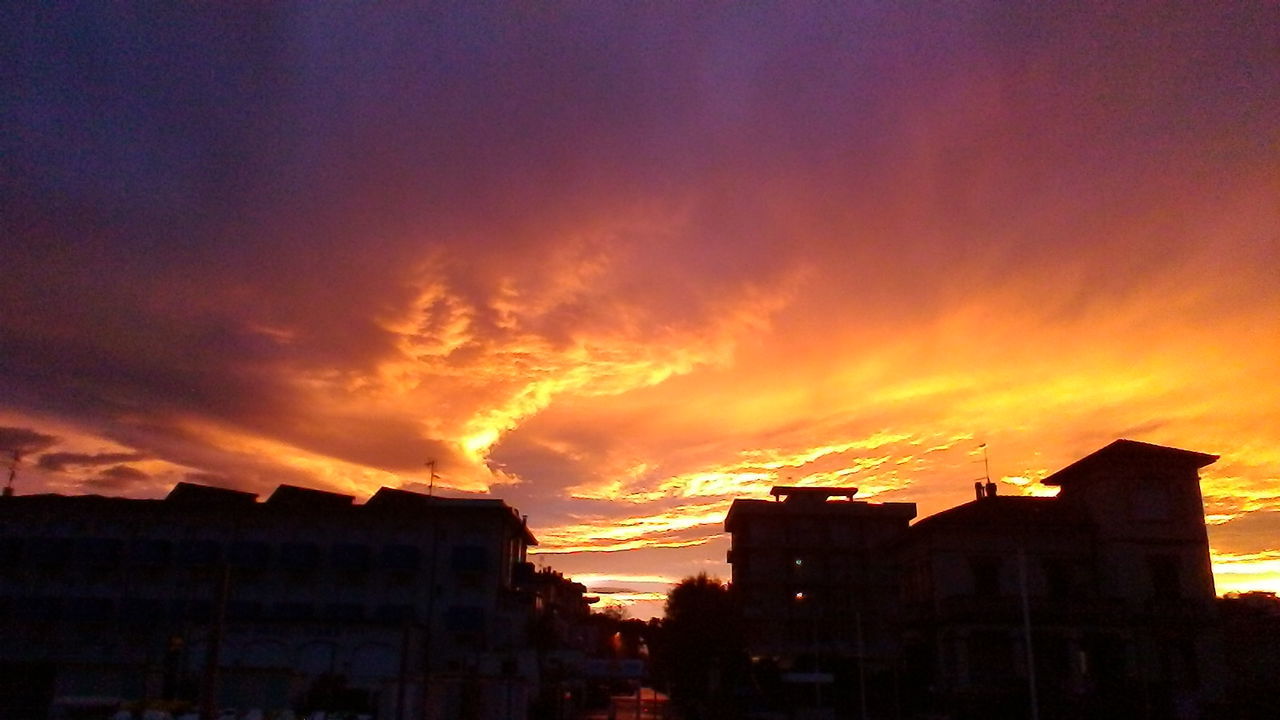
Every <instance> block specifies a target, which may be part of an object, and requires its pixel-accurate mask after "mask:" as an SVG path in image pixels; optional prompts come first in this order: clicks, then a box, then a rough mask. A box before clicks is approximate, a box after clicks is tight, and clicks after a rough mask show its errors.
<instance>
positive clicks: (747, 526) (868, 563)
mask: <svg viewBox="0 0 1280 720" xmlns="http://www.w3.org/2000/svg"><path fill="white" fill-rule="evenodd" d="M1214 460H1216V457H1215V456H1213V455H1206V454H1204V453H1198V452H1191V451H1187V450H1180V449H1176V448H1169V447H1163V446H1158V445H1151V444H1147V443H1141V442H1135V441H1131V440H1118V441H1116V442H1114V443H1112V444H1110V445H1108V446H1107V447H1105V448H1103V449H1101V450H1099V451H1097V452H1094V453H1092V454H1090V455H1088V456H1086V457H1084V458H1082V459H1080V460H1078V461H1076V462H1074V463H1072V464H1071V465H1069V466H1067V467H1066V468H1063V469H1062V470H1059V471H1057V472H1055V473H1053V474H1052V475H1049V476H1048V477H1046V478H1045V479H1044V480H1043V483H1044V484H1045V485H1049V486H1056V487H1058V488H1059V492H1058V494H1057V496H1056V497H1030V496H1010V497H1006V496H1000V495H998V494H997V492H996V485H995V484H994V483H991V482H989V481H988V482H986V483H978V484H977V486H976V488H975V494H976V497H975V499H974V500H973V501H971V502H968V503H965V504H963V505H960V506H958V507H955V508H951V509H949V510H946V511H943V512H940V513H937V514H935V515H932V516H930V517H926V518H923V519H921V520H920V521H918V522H916V523H915V524H914V525H911V526H910V527H909V528H908V527H907V526H906V524H907V522H908V521H909V519H910V518H911V517H913V516H914V514H915V506H914V505H911V504H908V503H885V504H883V505H877V504H875V503H854V502H853V501H851V500H846V501H833V500H830V499H829V498H831V497H836V496H838V495H840V494H842V493H840V491H839V489H827V488H824V489H820V490H819V489H809V488H804V489H800V493H797V490H796V489H794V488H775V490H774V494H775V496H778V497H781V498H787V501H785V502H780V503H776V502H775V503H771V502H769V501H764V500H738V501H736V502H735V503H734V505H733V507H732V508H731V509H730V512H729V516H728V518H727V519H726V523H725V526H726V530H728V531H729V532H730V533H731V535H732V550H731V551H730V552H731V555H730V561H731V562H732V564H733V587H734V591H735V593H736V594H737V595H738V596H739V598H740V599H741V602H742V604H743V607H744V611H745V612H746V613H747V614H748V615H747V617H748V622H750V623H752V624H753V627H754V630H753V631H752V634H751V636H750V637H749V638H748V642H749V647H750V649H751V652H752V653H753V654H755V655H758V656H768V657H773V658H777V659H778V660H779V661H780V663H781V666H782V668H783V670H784V671H785V670H786V669H787V668H788V667H795V659H796V658H797V657H803V656H804V655H805V654H806V653H809V652H813V653H815V654H816V655H817V656H819V657H822V656H824V655H825V656H827V657H828V658H829V659H828V664H829V665H830V666H832V667H836V668H840V667H844V668H846V669H847V668H850V667H854V668H856V669H857V677H854V676H853V675H851V674H850V673H849V672H846V674H845V675H844V676H843V677H841V676H839V675H838V674H837V676H835V677H833V678H832V684H833V686H834V687H833V688H832V689H831V692H832V693H833V695H834V693H835V691H836V690H837V688H838V687H839V686H840V685H841V684H846V685H848V684H853V683H862V684H863V686H864V687H866V690H865V691H862V690H860V691H858V692H855V693H852V694H850V695H849V696H848V697H847V698H846V699H845V706H844V707H845V708H846V709H848V708H857V709H864V708H866V707H867V703H869V704H870V707H871V710H870V715H871V716H875V715H876V714H877V713H880V714H885V713H888V714H890V715H892V714H893V713H903V714H905V715H907V716H911V714H913V713H918V714H929V713H934V714H939V713H940V714H944V715H947V716H950V717H973V718H979V717H984V718H985V717H1015V716H1028V715H1029V714H1030V712H1031V708H1032V707H1033V706H1034V707H1035V708H1036V710H1037V711H1038V714H1039V717H1041V718H1091V717H1134V718H1182V717H1186V718H1194V717H1203V716H1205V715H1206V714H1207V713H1210V712H1212V710H1213V709H1214V708H1215V707H1217V706H1218V705H1219V703H1220V702H1221V701H1222V699H1223V694H1222V677H1221V673H1220V668H1221V662H1222V658H1221V652H1222V648H1221V642H1220V632H1219V627H1218V625H1217V622H1216V615H1215V611H1214V599H1215V593H1214V585H1213V574H1212V571H1211V568H1210V562H1209V545H1208V536H1207V533H1206V530H1205V523H1204V510H1203V502H1202V498H1201V495H1200V485H1199V474H1198V472H1199V470H1200V468H1202V467H1204V466H1206V465H1208V464H1210V463H1212V462H1213V461H1214ZM848 495H850V496H851V495H852V491H849V492H848ZM797 501H798V502H797ZM788 507H793V508H794V509H792V510H788V509H787V508H788ZM773 508H776V509H773ZM849 537H857V538H858V540H856V541H852V542H846V541H844V540H843V539H844V538H849ZM810 554H813V557H815V558H817V559H816V561H815V560H811V559H810V557H811V555H810ZM811 563H812V564H811ZM810 568H812V571H811V570H810ZM809 572H812V573H813V574H812V576H807V575H806V573H809ZM810 600H813V601H814V602H813V605H812V606H811V607H814V611H812V612H813V613H814V616H812V617H811V616H810V615H807V614H806V613H807V612H810V611H808V609H807V608H806V603H807V602H809V601H810ZM806 623H807V624H808V627H806ZM859 626H860V627H861V631H862V632H861V640H860V641H858V640H857V639H856V638H858V637H859V635H858V628H859ZM869 628H871V629H870V630H869ZM851 638H852V639H854V641H853V642H851ZM841 657H843V658H845V662H844V663H841V662H840V660H839V659H840V658H841ZM886 667H892V668H894V671H893V672H891V673H886V672H879V673H878V674H877V675H875V676H874V677H875V679H876V681H877V682H874V683H867V677H868V674H867V670H868V668H871V669H875V668H886ZM792 675H793V677H795V674H794V673H792ZM801 677H804V676H801ZM813 679H815V681H816V680H818V679H821V678H813ZM877 692H878V693H879V697H877ZM886 696H892V697H890V698H887V699H886ZM828 704H831V702H829V703H828ZM835 704H836V705H837V706H838V705H839V703H838V702H836V703H835ZM859 706H861V707H859Z"/></svg>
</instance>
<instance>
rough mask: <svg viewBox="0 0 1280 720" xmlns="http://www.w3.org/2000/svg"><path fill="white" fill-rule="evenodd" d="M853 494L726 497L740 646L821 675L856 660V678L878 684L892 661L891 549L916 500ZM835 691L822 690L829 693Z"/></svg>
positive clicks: (783, 491) (792, 490) (895, 588)
mask: <svg viewBox="0 0 1280 720" xmlns="http://www.w3.org/2000/svg"><path fill="white" fill-rule="evenodd" d="M856 492H857V490H856V489H854V488H817V487H775V488H773V491H772V494H773V496H774V498H775V500H774V501H769V500H735V501H734V502H733V505H732V506H731V507H730V508H729V514H728V515H727V516H726V517H725V529H726V530H728V531H729V533H730V534H731V536H732V540H731V545H730V550H729V557H728V560H729V562H730V563H731V564H732V566H733V575H732V587H733V592H734V594H735V596H736V597H737V600H738V602H739V603H740V605H741V610H742V617H743V621H744V626H745V633H746V638H745V639H746V644H747V647H748V650H749V652H750V653H751V654H752V655H753V656H754V657H756V659H757V660H758V661H764V662H769V663H771V664H774V665H776V666H777V667H779V668H780V669H781V670H782V671H784V672H785V673H787V676H788V677H792V678H800V677H801V676H802V675H805V676H807V677H808V678H809V679H815V680H819V681H820V682H823V683H826V681H825V679H824V678H822V677H820V676H822V675H824V674H826V675H830V674H833V673H835V672H836V671H837V670H839V669H848V667H849V664H850V661H856V662H857V663H859V664H860V667H858V668H857V669H858V671H860V672H861V673H862V678H863V680H864V684H865V683H866V682H868V676H869V677H870V682H873V683H881V682H885V678H884V677H883V676H884V674H885V673H891V672H892V671H893V670H894V668H895V667H896V662H897V659H898V657H899V656H900V652H899V646H898V636H897V633H896V632H895V631H894V628H893V626H892V620H893V619H894V618H896V616H897V614H896V606H897V604H898V601H899V600H898V598H899V595H900V592H899V584H898V577H899V573H898V569H897V561H896V558H895V557H894V556H893V553H892V550H893V548H894V547H895V546H896V544H897V543H898V542H900V541H901V540H902V539H903V537H904V536H905V534H906V532H907V524H908V523H909V522H910V521H911V519H912V518H913V517H915V515H916V506H915V504H914V503H867V502H860V501H857V500H853V496H854V494H855V493H856ZM831 498H843V499H841V500H833V499H831ZM890 680H891V679H890ZM798 684H803V682H801V683H798ZM830 684H832V685H834V684H835V683H834V678H833V681H832V682H831V683H830ZM840 690H842V691H844V692H846V693H847V692H848V690H849V688H847V687H844V688H840ZM835 691H837V688H834V687H833V688H829V689H828V690H827V692H828V698H829V699H830V694H831V693H832V692H835ZM821 692H822V690H821V688H816V689H815V695H817V694H820V693H821Z"/></svg>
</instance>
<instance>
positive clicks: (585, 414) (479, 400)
mask: <svg viewBox="0 0 1280 720" xmlns="http://www.w3.org/2000/svg"><path fill="white" fill-rule="evenodd" d="M603 5H607V4H603ZM1001 5H1002V4H998V3H997V4H983V3H973V4H970V5H964V6H963V7H964V8H966V9H964V10H956V11H955V16H954V17H920V16H918V15H917V14H914V13H912V12H910V11H907V10H894V9H887V8H881V9H877V10H875V11H871V10H867V11H866V12H865V13H863V14H859V13H858V12H856V11H854V10H852V9H848V8H845V9H841V8H827V9H825V10H822V11H821V13H819V11H817V10H813V11H812V12H808V13H806V12H800V11H790V10H785V11H784V10H772V11H766V10H759V11H750V12H748V11H746V10H743V11H741V12H739V13H736V14H735V13H730V12H728V11H716V10H712V9H701V10H698V9H686V10H682V11H680V13H675V14H679V15H680V17H679V18H674V17H672V16H668V15H666V14H662V13H650V12H648V11H644V10H640V9H633V10H632V11H628V12H622V11H621V10H618V11H612V10H607V9H602V8H595V9H591V10H586V9H583V10H581V11H578V12H579V15H572V16H571V17H562V16H559V15H557V14H555V13H551V12H548V13H547V14H545V15H540V14H537V13H533V14H530V15H525V14H520V13H515V12H513V13H512V14H511V15H510V16H507V17H502V18H494V17H489V16H480V15H477V16H476V17H472V18H470V19H468V20H466V21H465V22H464V20H463V19H459V18H449V19H447V20H443V19H441V18H434V17H432V18H425V19H424V18H417V16H414V18H395V17H391V16H381V15H378V14H377V13H376V12H374V11H360V10H356V9H348V10H336V9H334V10H331V11H330V12H327V13H321V12H316V13H309V12H308V11H307V10H306V9H305V7H303V8H292V9H290V10H288V11H285V10H281V9H245V10H243V11H242V12H245V13H250V14H253V13H259V14H270V13H277V14H279V17H275V15H273V16H272V17H273V18H274V21H275V22H274V24H272V25H270V27H271V28H274V29H273V30H271V33H279V34H280V36H279V37H276V36H274V35H271V36H270V37H267V36H259V35H252V36H245V37H240V36H238V35H234V32H239V31H235V30H228V31H227V32H228V33H232V39H230V40H226V39H225V38H224V39H222V40H219V39H216V38H215V39H210V40H202V41H199V42H195V41H193V42H195V44H193V45H192V46H191V47H187V48H185V49H183V50H181V51H173V50H172V48H170V50H165V51H163V52H168V51H173V52H179V53H180V54H181V57H180V58H177V59H174V60H173V63H174V68H175V69H174V73H176V79H175V80H174V81H173V82H175V83H178V82H179V81H180V80H182V79H183V78H187V77H192V78H194V77H203V75H201V69H202V68H205V67H206V65H208V66H210V67H213V65H210V64H211V63H212V64H216V68H217V69H216V72H214V75H215V76H216V77H215V80H213V81H209V82H212V83H214V84H212V85H209V86H207V87H206V86H204V85H200V84H199V83H196V84H195V85H194V86H192V85H190V84H182V85H180V86H179V85H175V86H174V88H175V89H173V92H174V93H178V94H179V95H180V96H181V97H178V98H177V99H173V98H169V96H167V95H164V94H163V93H160V94H159V95H148V96H137V97H134V96H132V95H130V93H133V92H141V91H135V90H133V89H131V88H133V87H134V85H136V83H134V82H133V80H134V79H136V77H137V76H138V74H139V73H143V74H145V73H146V72H147V70H146V69H145V68H143V67H142V66H141V65H136V64H135V63H137V62H138V61H136V60H131V59H130V58H131V57H133V55H130V54H129V52H132V51H136V52H135V53H134V54H135V55H136V54H138V53H141V54H142V55H145V54H146V53H147V52H162V50H161V49H157V48H162V47H169V46H168V45H166V44H165V42H162V41H163V40H164V38H163V37H157V38H151V37H150V36H148V35H146V34H143V35H142V36H139V37H134V36H133V35H130V34H129V33H124V34H122V35H118V36H117V35H113V34H111V33H110V32H107V31H103V34H102V36H101V37H99V36H94V37H93V38H90V39H89V40H84V41H83V46H80V52H82V53H83V55H84V57H79V56H73V55H74V54H67V55H60V54H58V53H57V52H55V51H54V49H53V48H55V47H58V44H57V42H56V41H57V39H58V38H59V37H60V36H59V33H60V32H63V31H64V30H60V29H59V27H60V26H57V27H52V28H50V27H45V26H39V27H37V26H36V25H34V24H33V25H32V26H31V27H29V28H26V29H25V30H24V32H27V33H28V35H29V37H28V38H27V44H26V45H24V52H25V55H24V58H25V59H24V61H23V63H24V64H23V69H22V70H21V71H20V75H21V76H22V78H23V82H22V83H21V88H20V91H19V95H20V102H18V103H16V105H15V109H13V110H10V111H6V112H7V113H8V114H7V115H6V118H7V120H6V122H7V123H9V124H11V125H15V126H17V127H20V128H22V129H23V132H24V134H23V137H24V138H26V139H25V140H24V142H25V143H26V145H24V146H23V148H21V149H18V148H15V149H14V152H13V153H6V155H8V156H9V157H13V158H15V160H14V168H15V169H14V171H13V172H11V173H9V174H8V175H7V181H6V189H5V190H4V191H3V195H2V196H0V199H2V200H3V205H2V206H0V215H2V216H4V217H5V220H4V221H3V222H4V227H3V232H4V235H5V236H6V237H8V238H10V240H6V241H4V244H3V249H2V250H0V262H2V263H3V268H4V270H5V280H4V282H3V283H2V287H0V307H2V308H4V312H3V317H2V318H0V346H2V347H4V348H6V349H5V350H4V351H3V353H2V354H3V359H0V441H3V444H5V447H6V448H9V449H13V448H19V449H22V450H24V451H25V455H24V459H23V464H22V466H21V467H20V468H19V473H18V481H17V489H18V492H20V493H33V492H61V493H85V492H91V493H104V494H113V495H126V496H131V497H157V496H161V495H163V494H164V493H165V492H166V491H167V490H168V488H169V487H171V486H172V485H173V483H174V482H177V481H180V480H184V479H187V480H195V481H198V482H208V483H212V484H216V485H223V486H230V487H237V488H241V489H246V490H251V491H254V492H259V493H267V492H269V491H270V489H271V488H273V487H274V486H275V485H277V484H279V483H293V484H302V485H307V486H310V487H317V488H322V489H329V490H335V491H340V492H345V493H351V494H354V495H356V496H357V497H358V498H360V499H363V498H365V497H367V496H368V495H370V494H372V492H373V491H375V490H376V489H377V488H378V487H380V486H384V485H386V486H393V487H405V488H408V489H425V483H426V469H425V463H426V462H427V461H428V460H429V459H434V460H435V461H436V462H437V463H438V464H437V467H438V471H439V473H440V475H441V479H440V480H439V481H437V488H438V489H439V490H440V491H441V493H442V494H444V495H453V496H470V495H473V494H477V493H483V494H487V495H490V496H493V497H499V498H503V499H505V500H506V501H507V502H509V503H511V504H512V505H514V506H516V507H517V508H519V510H520V511H521V512H522V513H527V514H528V515H529V521H530V524H531V526H532V529H533V531H534V533H535V535H536V536H537V537H538V538H539V541H540V544H539V546H538V548H537V549H536V555H535V556H534V558H533V559H534V560H535V562H537V563H538V564H540V565H548V566H551V567H554V568H556V569H558V570H561V571H563V572H565V573H566V574H568V575H571V576H574V577H576V578H578V579H579V580H581V581H582V582H584V583H585V584H587V585H588V586H589V587H590V588H591V589H592V591H593V592H595V593H597V594H599V595H600V596H601V597H602V599H603V602H604V603H606V604H609V603H616V604H622V605H625V606H627V607H628V608H629V611H630V612H631V613H632V614H633V615H635V616H639V617H648V616H649V615H651V614H655V613H657V614H660V613H661V607H662V598H663V597H664V593H665V591H666V589H667V588H668V587H669V586H670V585H671V584H672V583H673V582H676V581H678V580H679V578H681V577H684V576H688V575H691V574H695V573H697V572H702V571H705V572H708V573H710V574H713V575H719V576H722V577H727V575H728V566H727V565H726V564H725V562H724V559H725V550H726V549H727V536H726V535H725V534H724V533H723V520H724V516H725V513H726V511H727V509H728V507H729V504H730V503H731V502H732V501H733V500H734V499H735V498H739V497H757V498H759V497H767V493H768V490H769V488H770V487H771V486H773V485H775V484H792V485H839V486H856V487H858V488H859V489H860V490H859V494H858V497H859V498H860V499H869V500H872V501H910V502H916V503H918V504H919V515H920V516H921V517H923V516H926V515H929V514H931V513H934V512H937V511H939V510H942V509H945V508H947V507H950V506H952V505H955V504H957V503H960V502H964V501H966V500H967V499H969V496H970V495H971V493H972V482H973V480H975V479H976V478H978V477H980V476H981V475H982V473H983V469H982V468H983V466H982V455H981V451H980V450H979V447H978V446H979V445H980V444H982V443H985V444H986V445H987V449H988V452H989V458H990V467H991V475H992V478H993V479H994V480H996V481H997V482H998V483H999V485H1000V490H1001V492H1003V493H1006V494H1044V492H1045V491H1046V488H1044V487H1041V486H1039V485H1038V481H1039V480H1040V479H1041V478H1043V477H1045V476H1046V475H1048V474H1049V473H1051V472H1053V471H1054V470H1057V469H1059V468H1061V467H1063V466H1065V465H1066V464H1068V463H1069V462H1071V461H1073V460H1075V459H1077V458H1079V457H1081V456H1082V455H1084V454H1086V453H1089V452H1092V451H1093V450H1096V449H1098V448H1101V447H1102V446H1104V445H1105V444H1107V443H1109V442H1110V441H1112V440H1114V439H1116V438H1120V437H1125V438H1130V439H1134V440H1141V441H1146V442H1152V443H1159V444H1164V445H1172V446H1177V447H1182V448H1187V449H1191V450H1196V451H1202V452H1207V453H1213V454H1217V455H1220V456H1221V459H1220V460H1219V461H1218V462H1217V463H1215V464H1213V465H1210V466H1209V467H1207V468H1205V469H1204V470H1203V471H1202V477H1203V482H1202V490H1203V495H1204V500H1205V513H1206V519H1207V521H1208V523H1209V535H1210V542H1211V546H1212V552H1213V563H1214V570H1215V577H1216V582H1217V588H1218V591H1219V592H1220V593H1223V592H1228V591H1240V590H1250V589H1258V590H1269V591H1277V592H1280V99H1278V98H1280V94H1278V93H1277V90H1276V88H1278V87H1280V58H1278V56H1277V55H1276V53H1275V47H1274V39H1275V38H1276V37H1277V36H1280V26H1278V25H1277V23H1278V22H1280V21H1278V20H1277V17H1276V14H1275V13H1269V14H1268V13H1264V12H1263V11H1261V10H1260V9H1254V10H1250V9H1249V8H1247V7H1246V8H1236V9H1230V8H1220V7H1196V8H1183V9H1178V10H1170V9H1168V8H1163V9H1158V8H1156V6H1154V5H1152V6H1148V4H1146V3H1135V4H1133V5H1134V6H1133V7H1132V8H1130V9H1127V10H1124V11H1117V12H1118V13H1119V14H1118V15H1106V16H1103V15H1100V14H1086V13H1084V11H1081V14H1079V15H1072V14H1071V13H1058V14H1055V13H1053V12H1050V11H1049V10H1047V9H1046V10H1034V9H1024V10H1020V11H1012V10H1009V11H1007V14H1006V11H1002V10H1001V9H1000V6H1001ZM1197 5H1199V4H1197ZM1204 5H1209V6H1212V5H1218V4H1214V3H1209V4H1204ZM95 12H98V11H95ZM101 12H105V13H110V12H111V11H109V10H101ZM193 12H194V11H193ZM362 12H368V14H361V13H362ZM424 12H426V11H424ZM566 12H568V11H566ZM673 12H674V11H673ZM348 13H355V14H357V15H356V16H353V17H348V15H347V14H348ZM823 13H825V14H823ZM418 19H421V20H422V21H423V22H422V24H421V25H417V24H413V23H412V22H410V20H415V21H416V20H418ZM428 20H429V21H430V22H428ZM189 21H190V23H193V24H194V26H196V27H202V25H201V23H212V22H215V21H214V20H212V19H210V18H207V17H203V16H201V17H194V18H192V19H189ZM437 21H439V22H437ZM102 22H104V23H107V24H108V25H110V26H111V27H115V25H111V23H116V24H119V26H120V27H123V28H128V27H129V25H128V23H129V22H131V20H130V19H129V18H127V17H123V16H116V15H112V16H111V17H109V18H105V19H102ZM184 22H185V21H184ZM406 23H407V25H406ZM441 23H443V24H441ZM409 26H411V27H413V28H414V31H413V32H420V33H423V35H422V36H416V35H412V36H411V35H406V34H404V33H408V32H409V31H408V30H405V29H403V28H404V27H409ZM183 27H187V26H186V25H184V26H183ZM337 28H343V31H342V32H337V31H336V29H337ZM441 28H443V29H441ZM178 31H179V30H178V29H174V30H172V32H175V33H176V32H178ZM65 32H71V31H70V30H65ZM148 32H152V33H161V34H163V33H165V32H168V31H167V30H164V29H156V28H152V29H151V30H149V31H148ZM183 32H186V31H185V30H184V31H183ZM262 32H266V31H262ZM348 32H349V33H350V34H351V36H352V38H354V39H351V40H340V39H339V37H340V36H342V35H345V34H346V33H348ZM433 33H439V34H438V35H436V34H433ZM195 34H197V35H198V34H199V33H195ZM126 37H127V38H132V39H129V40H124V39H122V38H126ZM166 37H167V36H166ZM423 37H425V38H427V39H422V38H423ZM152 40H154V42H152ZM224 41H225V42H227V43H230V47H222V46H220V45H218V43H219V42H224ZM130 42H136V43H142V44H143V45H145V47H141V48H131V47H124V46H122V45H121V43H125V44H126V45H127V44H128V43H130ZM200 43H205V44H203V45H202V44H200ZM335 44H340V45H342V46H343V47H342V51H343V53H345V54H340V55H341V57H342V58H344V59H343V60H340V61H338V60H332V59H331V58H330V51H331V50H333V49H334V48H333V47H332V46H333V45H335ZM153 46H154V47H153ZM424 57H430V58H433V59H432V60H431V62H426V61H423V60H422V59H423V58H424ZM215 58H224V59H222V60H217V61H216V62H215ZM225 58H230V59H225ZM77 63H89V64H98V65H101V66H102V67H103V68H105V69H103V70H102V71H101V73H100V76H94V77H93V78H91V79H89V80H83V79H80V70H81V69H82V68H80V66H79V65H78V64H77ZM156 82H168V81H167V80H156ZM193 82H195V81H193ZM200 82H204V81H203V80H201V81H200ZM143 85H144V86H145V83H144V84H143ZM148 87H149V86H148ZM153 89H154V88H153ZM161 96H164V97H161ZM165 98H168V99H165ZM184 103H185V104H184ZM200 103H204V104H203V105H202V104H200ZM227 103H229V104H230V105H231V106H232V107H236V108H243V117H241V116H240V115H236V114H234V113H232V114H230V115H223V114H219V113H221V112H222V111H221V110H217V111H210V112H211V113H212V114H209V113H204V114H201V113H200V112H197V110H195V109H191V108H192V107H195V108H206V109H207V108H209V107H213V108H222V107H224V106H225V104H227ZM179 106H181V107H179ZM182 108H186V109H182ZM237 112H240V111H239V110H237ZM102 118H106V119H105V120H104V119H102ZM68 128H72V129H70V130H68ZM5 142H6V143H7V142H9V141H5ZM210 168H213V169H210ZM15 181H16V182H15Z"/></svg>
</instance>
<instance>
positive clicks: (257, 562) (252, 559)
mask: <svg viewBox="0 0 1280 720" xmlns="http://www.w3.org/2000/svg"><path fill="white" fill-rule="evenodd" d="M227 555H228V559H229V560H230V561H231V564H232V565H234V566H236V567H238V568H247V569H255V570H260V569H264V568H266V567H267V566H269V565H270V564H271V546H270V545H268V544H266V543H264V542H255V541H248V540H246V541H241V542H236V543H232V544H231V547H230V549H228V551H227Z"/></svg>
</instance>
